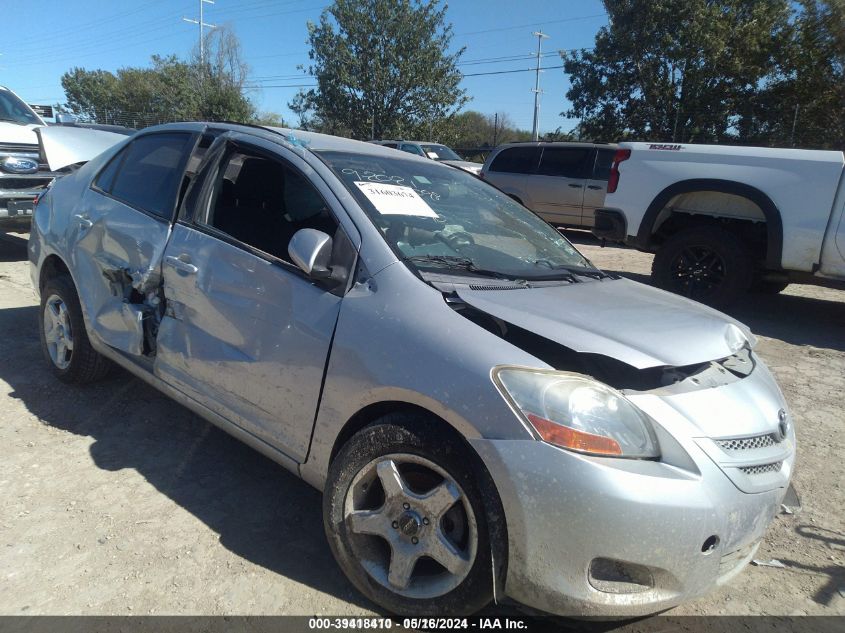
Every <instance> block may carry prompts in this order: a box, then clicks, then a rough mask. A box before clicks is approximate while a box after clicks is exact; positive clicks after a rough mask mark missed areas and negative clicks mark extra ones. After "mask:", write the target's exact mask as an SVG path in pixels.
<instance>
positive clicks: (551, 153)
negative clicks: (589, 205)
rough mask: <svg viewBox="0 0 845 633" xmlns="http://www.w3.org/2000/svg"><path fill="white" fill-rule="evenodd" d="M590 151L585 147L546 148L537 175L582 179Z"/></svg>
mask: <svg viewBox="0 0 845 633" xmlns="http://www.w3.org/2000/svg"><path fill="white" fill-rule="evenodd" d="M591 151H592V150H590V149H588V148H585V147H546V148H544V149H543V157H542V158H541V159H540V168H539V169H538V170H537V173H538V174H541V175H543V176H561V177H564V178H584V176H585V175H586V174H585V169H584V167H585V166H586V164H587V159H588V158H589V156H590V152H591Z"/></svg>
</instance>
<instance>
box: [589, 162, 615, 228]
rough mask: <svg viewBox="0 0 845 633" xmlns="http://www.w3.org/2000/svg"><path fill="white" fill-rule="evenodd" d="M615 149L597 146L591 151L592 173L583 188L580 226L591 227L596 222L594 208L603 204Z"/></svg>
mask: <svg viewBox="0 0 845 633" xmlns="http://www.w3.org/2000/svg"><path fill="white" fill-rule="evenodd" d="M615 154H616V150H615V149H604V148H598V149H597V150H595V151H594V152H593V156H594V158H593V159H592V160H591V162H592V164H593V166H592V170H591V171H592V173H591V174H590V177H589V178H588V180H587V187H586V189H584V211H583V213H582V214H581V226H583V227H586V228H592V227H593V226H595V224H596V209H598V208H599V207H602V206H604V197H605V196H606V195H607V180H608V178H610V167H611V166H612V165H613V156H614V155H615Z"/></svg>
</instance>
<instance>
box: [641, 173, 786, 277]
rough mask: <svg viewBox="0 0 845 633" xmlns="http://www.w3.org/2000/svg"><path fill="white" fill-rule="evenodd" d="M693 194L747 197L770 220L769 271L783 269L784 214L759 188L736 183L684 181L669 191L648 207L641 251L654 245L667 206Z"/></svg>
mask: <svg viewBox="0 0 845 633" xmlns="http://www.w3.org/2000/svg"><path fill="white" fill-rule="evenodd" d="M693 191H715V192H721V193H730V194H733V195H736V196H743V197H744V198H748V199H749V200H751V201H752V202H753V203H754V204H756V205H757V206H758V207H760V209H761V210H762V211H763V215H764V216H765V218H766V232H767V236H766V237H767V240H766V244H767V246H766V267H767V268H769V269H772V270H779V269H781V267H782V266H781V254H782V251H783V222H782V220H781V217H780V211H778V208H777V206H775V203H774V202H772V199H771V198H769V196H767V195H766V194H765V193H763V192H762V191H760V190H759V189H757V188H756V187H752V186H751V185H746V184H743V183H740V182H735V181H732V180H719V179H716V178H695V179H692V180H681V181H679V182H676V183H673V184H671V185H669V186H668V187H666V188H665V189H664V190H663V191H661V192H660V193H659V194H657V196H656V197H655V198H654V200H652V201H651V204H650V205H648V209H647V210H646V212H645V215H644V216H643V219H642V221H641V222H640V228H639V231H638V232H637V245H638V246H639V247H640V248H647V247H648V245H649V244H650V243H651V236H652V229H653V228H654V223H655V221H656V220H657V215H658V214H659V213H660V211H661V210H663V208H664V207H665V206H666V204H667V203H668V202H669V201H670V200H671V199H672V198H674V197H675V196H677V195H679V194H682V193H691V192H693Z"/></svg>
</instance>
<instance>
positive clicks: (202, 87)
mask: <svg viewBox="0 0 845 633" xmlns="http://www.w3.org/2000/svg"><path fill="white" fill-rule="evenodd" d="M205 48H206V51H207V55H206V57H205V60H204V61H203V63H200V61H199V55H198V53H196V52H195V53H194V55H193V58H192V59H191V60H189V61H187V62H186V61H182V60H180V59H178V58H177V57H176V56H172V55H171V56H168V57H161V56H158V55H153V56H152V58H151V65H150V66H149V67H147V68H131V67H130V68H121V69H119V70H118V71H117V72H116V73H114V74H113V73H110V72H108V71H105V70H92V71H88V70H85V69H82V68H73V69H71V70H70V71H68V72H66V73H65V74H64V75H63V76H62V80H61V81H62V87H63V88H64V90H65V96H66V99H67V103H66V107H67V108H68V109H69V110H70V111H72V112H74V113H75V114H77V115H79V116H80V117H81V118H83V119H84V120H88V121H95V122H98V123H115V124H119V125H128V126H131V127H144V126H147V125H153V124H156V123H163V122H167V121H190V120H200V121H240V122H250V121H252V120H253V118H254V117H255V108H254V106H253V105H252V103H251V102H250V101H249V99H248V98H247V97H246V95H245V94H244V90H245V82H246V77H247V74H248V72H249V68H248V67H247V66H246V64H245V63H243V61H242V59H241V53H240V44H239V43H238V41H237V38H236V37H235V36H234V34H233V33H232V32H231V31H230V30H229V29H227V28H220V29H215V30H214V31H212V32H211V33H209V34H208V35H207V36H206V39H205Z"/></svg>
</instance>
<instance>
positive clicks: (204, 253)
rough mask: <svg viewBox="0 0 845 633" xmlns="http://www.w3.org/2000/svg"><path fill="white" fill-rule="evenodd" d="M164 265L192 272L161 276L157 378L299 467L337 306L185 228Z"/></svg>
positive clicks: (168, 271)
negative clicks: (186, 265)
mask: <svg viewBox="0 0 845 633" xmlns="http://www.w3.org/2000/svg"><path fill="white" fill-rule="evenodd" d="M169 258H177V259H178V260H179V261H181V262H185V263H189V264H190V265H191V266H193V268H195V272H192V271H191V270H190V269H183V267H181V266H179V267H175V266H173V265H168V264H165V265H164V267H163V276H164V296H165V299H166V302H167V308H166V311H165V315H164V318H163V319H162V322H161V325H160V328H159V331H158V337H157V341H156V345H157V355H156V361H155V373H156V375H157V376H159V377H160V378H162V379H163V380H165V381H167V382H169V383H170V384H172V385H173V386H174V387H176V388H177V389H179V390H180V391H183V392H184V393H186V394H187V395H189V396H190V397H192V398H194V399H196V400H198V401H199V402H201V403H202V404H204V405H205V406H207V407H209V408H211V409H212V410H213V411H215V412H216V413H218V414H220V415H222V416H224V417H226V418H228V419H229V420H231V421H232V422H233V423H235V424H237V425H238V426H240V427H241V428H243V429H245V430H247V431H249V432H250V433H253V434H254V435H256V436H258V437H259V438H260V439H262V440H264V441H266V442H268V443H270V444H271V445H273V446H275V447H276V448H278V449H280V450H282V451H283V452H284V453H286V454H287V455H289V456H290V457H292V458H294V459H295V460H297V461H302V459H303V458H304V456H305V454H306V452H307V450H308V442H309V440H310V437H311V429H312V426H313V423H314V416H315V413H316V409H317V403H318V399H319V395H320V386H321V384H322V379H323V371H324V368H325V364H326V358H327V356H328V353H329V346H330V343H331V338H332V334H333V332H334V328H335V323H336V322H337V317H338V312H339V309H340V298H339V297H337V296H335V295H333V294H331V293H329V292H326V291H325V290H323V289H321V288H319V287H318V286H316V285H314V284H313V283H311V282H310V281H308V280H306V279H305V278H304V277H303V276H302V275H300V274H298V273H296V272H294V271H293V270H292V269H288V268H285V267H284V266H283V265H282V264H279V263H272V262H270V261H268V260H267V259H264V258H262V257H259V256H257V255H254V254H252V253H250V252H248V251H246V250H244V249H242V248H240V247H238V246H235V245H233V244H229V243H227V242H224V241H222V240H220V239H218V238H216V237H212V236H211V235H208V234H205V233H202V232H199V231H197V230H195V229H193V228H190V227H188V226H186V225H183V224H177V225H176V226H175V227H174V230H173V235H172V238H171V240H170V243H169V245H168V248H167V251H166V253H165V259H166V261H171V260H170V259H169ZM174 263H175V262H174ZM176 266H178V264H177V265H176Z"/></svg>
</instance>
